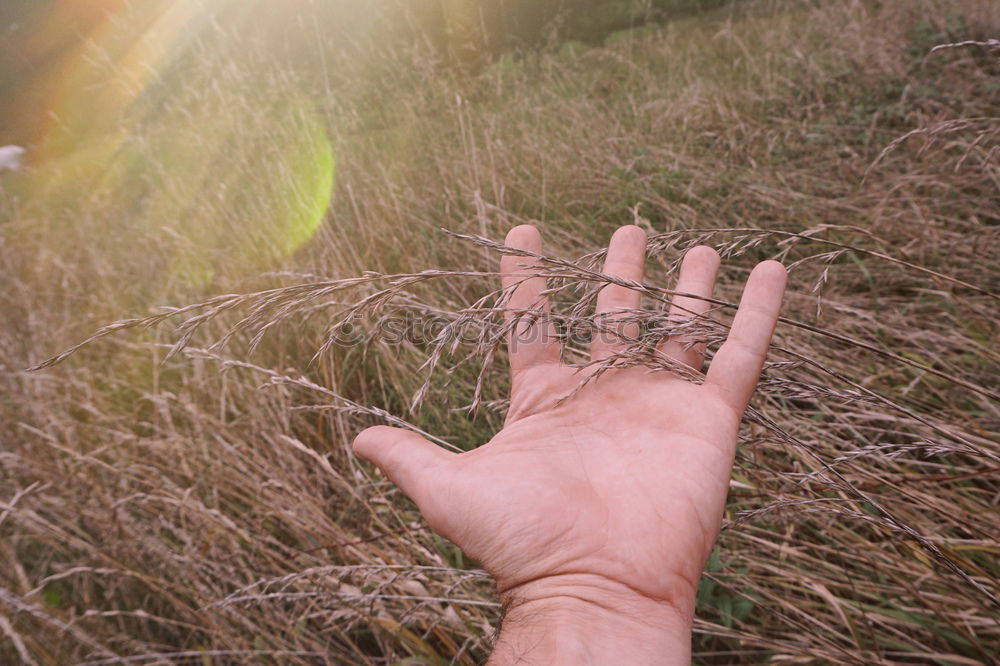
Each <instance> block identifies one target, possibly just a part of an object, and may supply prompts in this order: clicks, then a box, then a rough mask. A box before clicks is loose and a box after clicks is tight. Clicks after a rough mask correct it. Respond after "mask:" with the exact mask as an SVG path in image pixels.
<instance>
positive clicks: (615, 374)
mask: <svg viewBox="0 0 1000 666" xmlns="http://www.w3.org/2000/svg"><path fill="white" fill-rule="evenodd" d="M506 242H507V245H509V246H511V247H514V248H517V249H520V250H527V251H530V252H533V253H536V254H538V253H540V252H541V237H540V235H539V233H538V231H537V230H536V229H535V228H534V227H531V226H520V227H517V228H515V229H513V230H512V231H511V232H510V234H509V235H508V236H507V241H506ZM645 247H646V236H645V233H644V232H643V231H642V230H641V229H640V228H639V227H635V226H627V227H622V228H621V229H619V230H618V231H617V232H616V233H615V234H614V236H613V237H612V239H611V243H610V245H609V247H608V253H607V258H606V261H605V264H604V273H605V274H607V275H612V276H618V277H621V278H626V279H628V280H632V281H635V282H640V283H641V282H642V275H643V264H644V258H645ZM535 261H536V260H535V259H533V258H530V257H527V256H506V257H504V258H503V260H502V261H501V272H502V273H503V281H504V284H505V286H508V287H512V286H514V285H517V286H516V289H515V290H514V293H513V295H512V297H511V301H510V304H509V307H510V308H511V309H513V310H525V309H532V308H534V309H544V308H547V307H548V304H547V303H546V302H545V298H544V296H543V295H542V291H543V290H544V289H545V280H544V279H543V278H540V277H530V275H531V271H532V268H533V265H534V262H535ZM718 267H719V257H718V255H717V254H716V252H715V251H714V250H712V249H711V248H708V247H696V248H693V249H692V250H690V251H688V253H687V254H686V256H685V257H684V261H683V262H682V266H681V271H680V278H679V282H678V284H677V289H676V290H677V291H678V292H683V293H688V294H692V295H695V296H701V297H708V296H711V294H712V288H713V285H714V282H715V275H716V272H717V270H718ZM784 286H785V270H784V268H783V267H782V266H781V264H779V263H777V262H774V261H766V262H763V263H761V264H759V265H758V266H757V267H756V268H755V269H754V271H753V272H752V273H751V275H750V278H749V279H748V281H747V285H746V288H745V290H744V293H743V297H742V300H741V302H740V307H739V310H738V312H737V314H736V317H735V320H734V322H733V325H732V329H731V331H730V333H729V337H728V339H727V340H726V343H725V344H724V345H723V346H722V347H721V348H720V349H719V351H718V352H717V353H716V355H715V358H714V360H713V362H712V364H711V367H710V369H709V371H708V374H707V376H706V377H705V381H704V382H703V383H701V384H697V383H694V382H691V381H688V380H685V379H681V378H679V377H677V376H675V375H673V374H672V373H668V372H665V371H660V372H651V371H650V370H649V369H648V368H645V367H632V368H611V369H609V370H607V371H605V372H604V373H603V374H602V375H600V376H599V377H596V378H594V380H593V381H591V382H589V383H587V384H586V385H585V386H583V388H581V389H580V390H579V391H577V392H576V393H575V394H574V395H572V397H571V398H570V399H568V400H564V401H562V402H560V401H559V399H560V398H563V397H565V396H567V395H570V394H572V393H573V391H574V389H576V388H577V387H578V386H579V385H580V383H581V382H582V381H583V379H584V377H586V375H587V373H589V372H593V371H594V366H590V367H589V368H586V369H582V370H581V369H578V368H572V367H569V366H567V365H564V364H563V363H562V362H561V359H560V356H561V349H560V345H559V342H558V341H557V340H556V338H555V331H554V330H553V329H552V328H551V326H552V325H551V323H547V322H545V321H544V320H537V321H535V322H529V321H527V320H526V319H525V318H522V320H520V321H519V322H518V323H517V325H516V327H515V328H514V330H513V331H512V333H511V337H510V340H509V350H510V365H511V373H512V390H511V404H510V410H509V413H508V417H507V422H506V424H505V426H504V428H503V430H501V431H500V432H499V433H497V435H496V436H495V437H494V438H493V439H492V440H490V442H489V443H487V444H485V445H483V446H481V447H479V448H477V449H475V450H472V451H469V452H466V453H462V454H454V453H450V452H447V451H445V450H444V449H442V448H440V447H438V446H436V445H434V444H432V443H430V442H428V441H427V440H425V439H423V438H422V437H420V436H419V435H417V434H415V433H412V432H409V431H406V430H400V429H396V428H389V427H384V426H380V427H375V428H369V429H368V430H365V431H364V432H362V433H361V434H360V435H359V436H358V438H357V439H356V440H355V443H354V449H355V451H356V452H357V453H358V454H359V455H360V456H362V457H364V458H366V459H368V460H371V461H372V462H374V463H375V464H376V465H377V466H378V467H379V468H380V469H381V470H382V471H383V472H384V473H385V474H386V475H387V476H388V477H389V478H390V479H392V481H393V482H395V483H396V484H397V485H398V486H399V487H400V488H401V489H402V490H403V492H405V493H406V494H407V495H408V496H409V497H410V498H412V499H413V500H414V501H415V502H416V503H417V506H418V507H419V508H420V511H421V512H422V513H423V515H424V516H425V517H426V519H427V521H428V523H429V524H430V526H431V528H433V529H434V530H435V531H436V532H438V533H439V534H441V535H442V536H444V537H446V538H448V539H450V540H451V541H452V542H454V543H455V544H457V545H458V546H459V547H460V548H462V550H463V551H465V553H466V554H467V555H469V556H470V557H471V558H473V559H475V560H477V561H479V562H480V563H482V565H483V567H484V568H485V569H486V570H487V571H489V572H490V573H491V574H492V575H493V576H494V578H495V579H496V583H497V588H498V590H499V593H500V597H501V600H502V601H503V602H504V605H505V606H506V607H508V608H509V611H508V615H507V618H506V619H505V621H504V628H503V630H502V632H501V636H500V640H499V643H498V646H497V649H496V650H495V651H494V655H493V659H494V661H502V662H505V663H506V662H507V661H513V660H514V659H515V658H518V659H522V658H523V659H525V660H526V662H528V663H554V662H555V661H559V660H560V659H565V660H567V662H568V663H570V662H571V663H583V662H584V661H585V660H586V659H588V658H589V659H593V660H595V663H683V662H685V661H688V660H689V651H690V623H691V620H692V617H693V613H694V598H695V591H696V587H697V583H698V579H699V577H700V574H701V570H702V568H703V567H704V565H705V561H706V559H707V558H708V555H709V553H710V552H711V549H712V545H713V543H714V541H715V538H716V536H717V535H718V531H719V526H720V523H721V519H722V513H723V509H724V505H725V499H726V493H727V490H728V488H729V477H730V473H731V469H732V464H733V456H734V453H735V449H736V437H737V429H738V427H739V423H740V419H741V417H742V415H743V412H744V410H745V409H746V406H747V403H748V401H749V400H750V397H751V395H752V393H753V390H754V387H755V386H756V383H757V379H758V376H759V374H760V370H761V367H762V366H763V363H764V358H765V355H766V353H767V349H768V344H769V342H770V339H771V334H772V331H773V329H774V326H775V322H776V320H777V317H778V310H779V308H780V305H781V298H782V293H783V291H784ZM639 299H640V294H639V293H638V292H637V291H635V290H632V289H628V288H626V287H622V286H619V285H608V286H606V287H604V288H603V289H602V290H601V291H600V293H599V294H598V299H597V312H598V313H606V314H607V315H609V316H610V318H611V320H613V318H614V313H615V312H617V311H619V310H622V309H635V308H638V307H639ZM708 306H709V304H708V303H707V302H706V301H704V300H701V299H699V298H690V297H676V298H675V299H674V303H673V306H672V309H671V313H670V314H671V315H672V316H675V317H685V316H694V314H702V313H705V312H706V311H707V309H708ZM618 326H619V328H620V329H621V333H622V335H623V336H628V337H635V335H636V334H637V332H638V331H637V328H636V326H637V325H636V324H635V323H624V322H622V323H619V324H618ZM608 338H609V335H607V334H603V335H596V334H595V341H594V342H593V343H592V346H591V356H592V358H593V359H594V360H599V359H603V358H607V357H608V356H609V355H611V354H613V353H614V352H615V351H616V349H618V348H620V346H623V345H622V343H620V342H619V341H618V340H617V339H615V340H612V339H608ZM688 347H689V345H685V341H684V340H677V339H671V340H667V341H665V342H664V343H663V344H662V345H661V347H660V351H661V352H662V353H663V354H665V355H666V356H669V357H671V358H672V359H674V360H676V361H679V362H681V363H684V364H686V365H688V366H690V367H691V368H693V369H695V370H697V369H699V368H700V367H701V365H702V350H701V349H699V348H697V347H691V348H688ZM611 633H616V634H617V637H615V636H613V635H612V636H609V635H607V634H611ZM625 634H628V635H631V636H632V638H631V639H627V638H622V636H624V635H625ZM608 641H610V643H608ZM602 659H604V660H605V661H602Z"/></svg>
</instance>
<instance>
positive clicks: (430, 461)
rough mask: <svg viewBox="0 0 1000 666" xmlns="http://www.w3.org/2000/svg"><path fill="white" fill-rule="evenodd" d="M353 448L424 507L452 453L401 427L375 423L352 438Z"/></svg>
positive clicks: (423, 508)
mask: <svg viewBox="0 0 1000 666" xmlns="http://www.w3.org/2000/svg"><path fill="white" fill-rule="evenodd" d="M354 452H355V453H356V454H358V455H359V456H361V457H362V458H364V459H365V460H368V461H370V462H373V463H375V465H376V466H377V467H378V468H379V469H380V470H382V473H383V474H385V475H386V476H387V477H389V479H390V480H391V481H392V482H393V483H395V484H396V485H397V486H399V489H400V490H402V491H403V492H404V493H406V494H407V496H408V497H409V498H410V499H412V500H413V501H414V502H416V503H417V506H418V507H420V510H421V511H424V510H425V508H426V507H427V504H428V502H429V500H430V498H431V496H432V494H433V488H434V486H435V485H436V482H440V479H441V473H442V471H443V467H444V466H445V465H448V464H449V463H450V462H451V459H452V457H453V456H454V455H455V454H453V453H449V452H447V451H445V450H444V449H442V448H441V447H440V446H438V445H437V444H434V443H432V442H429V441H427V440H426V439H424V438H423V437H421V436H420V435H418V434H417V433H415V432H412V431H410V430H404V429H402V428H391V427H389V426H375V427H373V428H368V429H367V430H363V431H361V433H360V434H359V435H358V436H357V437H356V438H355V439H354Z"/></svg>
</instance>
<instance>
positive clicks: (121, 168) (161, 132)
mask: <svg viewBox="0 0 1000 666" xmlns="http://www.w3.org/2000/svg"><path fill="white" fill-rule="evenodd" d="M267 4H268V3H266V2H263V0H261V1H259V2H246V1H239V0H213V1H212V2H204V1H202V0H173V1H170V2H167V1H153V2H125V1H121V0H90V1H89V2H82V1H78V0H74V1H73V2H70V1H68V0H65V1H60V2H55V3H53V4H52V5H51V6H50V7H48V11H46V12H38V13H37V14H36V15H35V16H34V17H33V21H32V23H31V24H30V25H28V26H27V27H26V28H25V29H24V30H23V32H24V36H23V37H22V38H21V39H22V41H21V44H20V52H22V53H23V54H26V57H27V58H28V59H29V60H30V59H32V58H33V59H34V62H35V63H36V67H35V71H36V74H35V75H33V76H32V78H31V79H30V81H28V85H27V86H26V90H25V94H24V95H23V96H22V99H21V100H19V101H15V102H13V103H14V104H15V105H20V107H19V108H20V111H19V112H17V113H14V114H12V116H15V117H21V118H26V119H28V120H26V121H25V122H26V123H27V124H31V126H30V127H27V128H22V130H23V131H22V132H21V135H26V136H29V137H30V140H31V143H32V151H31V155H30V158H31V164H32V170H33V174H32V176H31V177H30V178H29V179H28V180H29V181H30V182H26V184H25V187H26V188H28V189H29V191H27V192H26V195H27V196H28V197H29V198H33V199H36V200H38V201H40V202H44V204H41V203H40V204H39V205H40V207H41V206H43V205H44V208H45V209H46V210H57V209H59V208H65V209H66V210H72V211H73V212H74V214H75V215H77V216H78V217H82V216H89V217H90V218H94V219H96V218H100V219H101V220H102V224H103V225H104V227H103V228H102V229H101V236H102V237H103V239H104V240H103V242H105V243H107V244H108V246H109V247H110V245H113V244H115V243H118V245H119V246H120V248H121V252H119V253H117V254H116V255H113V256H112V257H111V259H112V260H113V261H115V262H120V263H121V264H122V265H123V266H124V265H128V264H129V262H133V263H135V262H140V260H139V259H137V258H136V256H135V255H136V253H137V252H138V253H141V254H142V259H141V263H144V264H145V269H144V270H145V272H146V275H145V277H144V278H143V279H148V280H151V281H159V282H164V281H169V282H172V283H175V284H176V283H177V282H178V281H179V282H180V283H184V284H188V285H204V284H205V283H207V282H209V281H210V280H212V279H214V278H216V277H219V276H220V275H225V276H228V277H239V276H242V275H249V274H253V273H254V272H259V271H261V270H268V269H270V268H272V267H273V266H275V265H276V264H277V263H278V262H280V261H281V260H282V259H284V258H285V257H287V256H289V255H290V254H292V253H293V252H295V251H296V250H297V249H299V248H300V247H302V246H303V245H304V244H305V243H307V242H308V241H309V240H310V239H311V238H312V237H313V236H314V235H315V233H316V231H317V229H318V228H319V227H320V225H321V224H322V222H323V219H324V216H325V214H326V210H327V208H328V206H329V204H330V201H331V196H332V192H333V187H334V174H335V159H334V154H333V148H332V145H331V142H330V138H329V134H328V131H327V127H326V123H325V119H324V118H323V116H322V115H321V114H320V113H319V111H318V105H317V102H316V101H315V100H313V99H312V98H310V96H309V95H308V94H306V93H305V92H304V91H303V90H302V86H301V85H300V84H299V83H298V80H299V79H298V77H297V76H296V73H295V72H294V71H290V68H289V67H288V66H287V64H283V63H282V62H281V61H280V60H279V59H278V58H276V57H274V56H273V54H274V53H275V52H277V51H278V49H275V48H272V47H273V45H274V43H275V42H276V41H277V40H287V38H288V35H287V34H286V33H287V31H288V30H289V26H290V25H293V23H294V22H293V21H292V20H291V18H289V19H287V22H286V23H285V24H281V25H279V24H278V22H277V21H276V20H275V16H274V13H273V12H270V11H265V9H266V7H265V6H266V5H267ZM258 5H259V6H260V8H261V11H260V12H259V13H255V11H254V7H255V6H258ZM293 6H294V3H292V4H289V5H288V6H287V7H289V8H290V7H293ZM282 31H284V32H282ZM32 119H34V120H32ZM81 193H84V195H85V196H82V197H81ZM51 224H52V226H53V229H52V231H53V235H58V234H59V233H60V232H62V231H65V228H64V227H63V228H60V227H59V225H60V224H63V225H65V224H66V222H60V221H52V222H51ZM125 272H126V273H128V271H125ZM131 274H133V275H138V272H137V271H135V270H132V271H131Z"/></svg>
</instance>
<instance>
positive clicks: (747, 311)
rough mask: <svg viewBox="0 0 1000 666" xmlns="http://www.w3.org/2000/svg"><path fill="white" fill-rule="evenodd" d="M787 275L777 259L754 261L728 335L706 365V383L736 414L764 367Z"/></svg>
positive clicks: (743, 405) (747, 401) (747, 400)
mask: <svg viewBox="0 0 1000 666" xmlns="http://www.w3.org/2000/svg"><path fill="white" fill-rule="evenodd" d="M786 279H787V273H786V271H785V267H784V266H782V265H781V264H779V263H778V262H777V261H764V262H761V263H759V264H757V266H756V267H755V268H754V269H753V271H752V272H751V273H750V277H749V278H748V279H747V284H746V287H745V288H744V289H743V297H742V298H741V299H740V307H739V309H738V310H737V311H736V317H735V318H734V319H733V325H732V327H731V328H730V330H729V336H728V337H727V338H726V342H725V343H724V344H723V345H722V347H721V348H720V349H719V351H718V352H717V353H716V354H715V358H714V359H712V365H711V366H710V367H709V369H708V375H707V377H706V378H705V385H706V386H711V387H714V388H715V389H716V390H717V391H719V393H721V395H722V396H723V399H724V400H725V401H726V402H727V403H728V404H729V405H730V406H731V407H732V408H733V409H734V410H735V411H736V412H737V413H739V414H742V413H743V411H744V410H745V409H746V407H747V404H748V403H749V402H750V397H751V396H752V395H753V391H754V388H755V387H756V386H757V380H758V379H759V377H760V371H761V368H763V367H764V359H765V358H766V357H767V349H768V346H769V345H770V344H771V335H772V334H773V333H774V326H775V324H777V322H778V312H779V311H780V310H781V298H782V295H783V294H784V292H785V282H786Z"/></svg>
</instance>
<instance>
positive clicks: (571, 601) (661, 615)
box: [489, 574, 694, 666]
mask: <svg viewBox="0 0 1000 666" xmlns="http://www.w3.org/2000/svg"><path fill="white" fill-rule="evenodd" d="M501 601H502V602H503V605H504V608H505V615H504V619H503V622H502V626H501V630H500V635H499V637H498V639H497V644H496V648H495V649H494V651H493V655H492V657H491V658H490V661H489V664H490V665H491V666H504V665H506V664H513V663H523V664H588V663H589V664H616V663H628V664H637V665H649V666H652V665H654V664H656V665H661V664H662V665H673V664H684V665H688V664H690V663H691V623H692V620H693V617H694V594H693V592H692V593H691V594H687V593H684V594H683V595H682V597H681V598H678V599H676V600H673V599H672V600H669V601H667V600H661V599H654V598H651V597H648V596H645V595H643V594H641V593H639V592H637V591H635V590H633V589H632V588H630V587H628V586H626V585H623V584H621V583H618V582H615V581H613V580H610V579H607V578H604V577H602V576H596V575H592V574H567V575H560V576H552V577H550V578H545V579H542V580H538V581H532V582H530V583H527V584H524V585H521V586H519V587H517V588H513V589H511V590H508V591H505V592H503V593H501Z"/></svg>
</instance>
